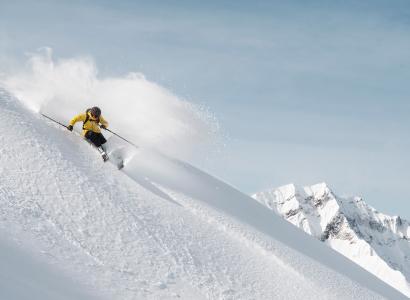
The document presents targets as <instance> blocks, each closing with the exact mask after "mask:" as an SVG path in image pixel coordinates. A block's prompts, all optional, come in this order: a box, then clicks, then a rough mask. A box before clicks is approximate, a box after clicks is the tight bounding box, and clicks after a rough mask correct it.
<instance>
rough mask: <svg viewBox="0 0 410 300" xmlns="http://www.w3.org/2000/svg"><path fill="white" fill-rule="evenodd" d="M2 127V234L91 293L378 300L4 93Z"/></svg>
mask: <svg viewBox="0 0 410 300" xmlns="http://www.w3.org/2000/svg"><path fill="white" fill-rule="evenodd" d="M0 131H1V132H0V174H1V185H0V204H1V205H0V231H2V232H4V233H6V234H7V235H8V236H12V237H14V239H15V240H16V241H18V242H19V243H20V244H21V245H22V247H29V248H30V249H31V251H32V252H33V253H34V254H36V255H40V254H41V257H43V258H44V259H46V260H47V261H48V262H49V263H51V264H53V265H55V266H56V267H58V268H60V269H61V268H63V269H64V272H66V273H67V274H70V275H71V276H72V277H73V278H77V280H78V282H79V283H80V282H81V283H82V284H85V285H86V286H87V287H88V288H89V289H92V290H93V291H94V293H95V294H96V295H104V296H105V297H106V298H107V299H124V300H127V299H141V298H143V299H178V298H182V299H332V298H333V299H353V298H354V299H382V298H383V297H381V296H379V295H377V294H375V293H373V292H371V291H370V290H367V289H366V288H363V287H361V286H360V285H357V284H356V283H354V282H353V281H350V280H349V279H347V278H345V277H344V276H342V275H340V276H339V275H337V276H335V275H334V274H335V273H334V272H333V271H330V270H328V269H327V268H326V267H323V268H318V267H317V263H314V262H312V260H311V259H310V258H308V257H304V256H303V255H301V254H300V253H298V254H295V253H296V252H295V251H293V250H291V249H289V248H288V247H286V246H285V245H283V244H282V243H280V242H275V241H272V239H270V238H267V237H266V236H265V235H264V234H262V233H258V232H256V231H255V230H254V229H252V228H251V227H250V226H247V225H246V224H243V223H242V222H239V221H238V220H234V219H232V218H231V217H229V216H226V215H224V214H223V213H221V212H220V211H218V210H215V209H213V208H212V207H210V206H209V205H206V204H204V203H202V202H200V201H196V200H195V199H193V198H190V197H189V196H187V195H183V194H181V193H179V192H177V191H172V190H170V189H168V188H166V187H163V186H161V185H160V184H157V183H156V182H155V181H152V180H151V179H149V178H148V177H147V176H145V175H144V173H141V174H137V175H135V171H134V172H133V174H134V175H135V176H134V180H133V179H132V178H130V177H132V176H127V175H126V172H125V173H124V172H120V171H118V170H116V168H115V167H114V166H113V165H111V164H107V163H106V164H103V163H102V161H101V158H100V157H99V155H98V154H97V153H95V151H93V150H92V148H91V147H90V146H89V145H87V143H84V141H82V140H81V139H79V138H78V137H77V136H75V135H73V134H71V133H69V132H68V131H66V130H65V129H61V128H58V127H56V126H55V125H53V124H51V123H50V122H47V121H45V120H44V119H41V117H40V116H37V115H35V114H33V113H31V112H28V111H26V110H25V109H24V108H23V107H21V106H20V104H19V103H17V102H16V101H15V100H14V99H12V98H11V97H9V96H8V95H7V93H6V92H5V91H2V90H1V89H0ZM136 155H137V157H136V158H135V159H136V160H144V159H145V156H144V153H143V151H141V152H140V153H137V154H136ZM138 155H139V156H138ZM125 169H127V166H126V167H125ZM307 274H309V275H307ZM316 275H317V276H319V277H318V278H319V279H317V278H316V279H315V278H314V277H316ZM324 278H328V279H327V280H324ZM322 280H324V281H323V282H322V283H323V284H322V283H321V281H322ZM329 283H331V284H330V285H329ZM340 287H342V288H340ZM344 288H346V289H345V290H344Z"/></svg>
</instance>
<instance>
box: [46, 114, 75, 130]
mask: <svg viewBox="0 0 410 300" xmlns="http://www.w3.org/2000/svg"><path fill="white" fill-rule="evenodd" d="M41 115H42V116H43V117H46V118H47V119H49V120H51V121H53V122H54V123H57V124H59V125H61V126H63V127H65V128H68V127H67V126H66V125H64V124H63V123H60V122H58V121H56V120H54V119H53V118H50V117H49V116H47V115H45V114H43V113H42V114H41Z"/></svg>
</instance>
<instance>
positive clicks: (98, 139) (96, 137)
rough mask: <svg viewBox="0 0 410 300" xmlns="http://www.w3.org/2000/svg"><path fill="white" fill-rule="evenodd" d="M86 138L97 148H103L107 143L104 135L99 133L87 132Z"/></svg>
mask: <svg viewBox="0 0 410 300" xmlns="http://www.w3.org/2000/svg"><path fill="white" fill-rule="evenodd" d="M84 137H85V138H86V139H87V140H89V141H90V142H91V143H93V144H94V145H95V146H96V147H101V145H103V144H105V143H106V142H107V140H106V139H105V137H104V136H103V135H102V133H97V132H94V131H91V130H89V131H87V132H86V134H85V136H84Z"/></svg>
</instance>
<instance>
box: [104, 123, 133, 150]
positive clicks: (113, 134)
mask: <svg viewBox="0 0 410 300" xmlns="http://www.w3.org/2000/svg"><path fill="white" fill-rule="evenodd" d="M101 128H102V129H104V130H107V131H109V132H111V133H112V134H113V135H116V136H118V137H119V138H120V139H122V140H124V141H126V142H127V143H128V144H130V145H133V146H134V147H135V148H139V147H138V146H137V145H135V144H134V143H132V142H130V141H129V140H127V139H125V138H123V137H122V136H120V135H119V134H116V133H115V132H114V131H111V130H109V129H108V128H105V127H101Z"/></svg>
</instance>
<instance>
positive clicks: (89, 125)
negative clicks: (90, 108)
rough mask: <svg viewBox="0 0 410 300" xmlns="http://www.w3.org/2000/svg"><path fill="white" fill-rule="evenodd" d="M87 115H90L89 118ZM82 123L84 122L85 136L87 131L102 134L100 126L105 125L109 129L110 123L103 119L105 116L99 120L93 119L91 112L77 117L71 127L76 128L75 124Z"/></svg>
mask: <svg viewBox="0 0 410 300" xmlns="http://www.w3.org/2000/svg"><path fill="white" fill-rule="evenodd" d="M87 114H88V118H87ZM98 119H99V120H98ZM80 121H81V122H83V135H85V134H86V133H87V131H90V130H91V131H93V132H96V133H101V129H100V126H99V124H101V125H104V126H105V127H108V122H107V121H106V120H105V119H104V118H103V116H100V117H99V118H97V119H96V118H93V117H92V115H91V113H90V112H87V113H82V114H78V115H76V116H75V117H74V118H72V119H71V121H70V125H71V126H74V124H75V123H77V122H80ZM85 121H87V122H85ZM84 122H85V123H84Z"/></svg>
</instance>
